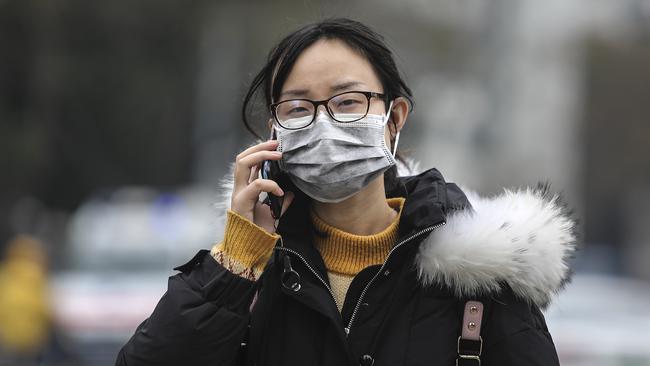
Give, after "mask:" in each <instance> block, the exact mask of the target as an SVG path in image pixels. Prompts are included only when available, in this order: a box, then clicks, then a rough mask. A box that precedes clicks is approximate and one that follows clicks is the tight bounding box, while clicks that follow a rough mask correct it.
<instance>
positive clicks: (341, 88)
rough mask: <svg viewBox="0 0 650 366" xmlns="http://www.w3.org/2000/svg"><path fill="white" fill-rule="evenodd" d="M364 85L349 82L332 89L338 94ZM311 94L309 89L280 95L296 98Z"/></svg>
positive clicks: (290, 91)
mask: <svg viewBox="0 0 650 366" xmlns="http://www.w3.org/2000/svg"><path fill="white" fill-rule="evenodd" d="M362 84H363V83H362V82H360V81H347V82H344V83H341V84H336V85H334V86H332V87H331V88H330V91H331V92H338V91H344V90H347V89H350V88H352V87H353V86H359V85H362ZM308 93H309V90H308V89H291V90H287V91H284V92H282V93H281V94H280V96H281V97H282V96H294V97H304V96H305V95H307V94H308Z"/></svg>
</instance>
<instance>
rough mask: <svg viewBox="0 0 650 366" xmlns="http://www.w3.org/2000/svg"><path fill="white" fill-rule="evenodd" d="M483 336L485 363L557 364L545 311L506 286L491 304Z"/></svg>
mask: <svg viewBox="0 0 650 366" xmlns="http://www.w3.org/2000/svg"><path fill="white" fill-rule="evenodd" d="M491 307H492V309H491V310H490V315H489V323H488V326H489V328H490V329H487V330H488V333H487V334H486V335H485V339H484V343H485V344H484V350H485V352H484V356H483V357H481V361H482V364H483V365H484V366H559V365H560V361H559V360H558V355H557V351H556V349H555V345H554V344H553V338H552V337H551V334H550V332H549V331H548V327H547V326H546V321H545V319H544V315H543V314H542V312H541V311H540V310H539V307H538V306H537V305H535V304H531V303H527V302H526V301H524V300H522V299H518V298H516V297H515V296H514V294H513V293H512V291H511V290H509V289H508V290H506V291H504V293H502V295H501V296H499V297H498V299H496V300H495V301H494V302H492V304H491Z"/></svg>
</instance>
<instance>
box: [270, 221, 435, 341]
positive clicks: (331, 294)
mask: <svg viewBox="0 0 650 366" xmlns="http://www.w3.org/2000/svg"><path fill="white" fill-rule="evenodd" d="M445 224H446V222H445V221H443V222H441V223H439V224H436V225H433V226H429V227H427V228H424V229H422V230H420V231H418V232H417V233H415V234H413V235H411V236H409V237H408V238H406V239H404V240H402V241H400V242H399V243H397V244H396V245H395V246H394V247H393V249H391V250H390V252H388V255H387V256H386V259H385V260H384V263H383V264H382V265H381V267H380V268H379V271H377V273H375V275H374V276H373V277H372V278H371V279H370V281H368V284H366V287H364V288H363V291H361V295H360V296H359V300H357V303H356V305H355V307H354V310H353V311H352V316H351V317H350V321H349V322H348V326H347V327H345V328H344V330H345V335H346V337H347V336H348V335H349V334H350V329H351V328H352V324H353V323H354V318H355V317H356V316H357V313H358V312H359V307H360V306H361V303H362V301H363V298H364V296H365V295H366V292H368V289H369V288H370V286H371V285H372V283H373V282H375V280H376V279H377V277H379V275H380V274H381V273H382V271H383V270H384V267H385V266H386V263H388V259H389V258H390V256H391V255H392V254H393V252H395V250H396V249H397V248H399V247H401V246H402V245H404V244H406V243H408V242H409V241H411V240H413V239H415V238H417V237H418V236H420V235H422V234H425V233H430V232H432V231H434V230H436V229H438V228H439V227H441V226H444V225H445ZM273 249H274V250H283V251H285V252H289V253H291V254H293V255H295V256H296V257H298V258H300V260H301V261H302V262H303V263H304V264H305V266H307V268H308V269H309V270H310V271H311V273H313V274H314V276H316V278H318V280H319V281H320V282H321V283H322V284H323V286H325V288H326V289H327V291H328V292H329V294H330V296H331V297H332V300H334V302H335V303H336V298H335V297H334V292H332V288H331V287H330V286H329V285H328V284H327V282H325V280H324V279H323V278H322V277H321V276H320V275H319V274H318V272H316V270H314V268H313V267H312V266H311V265H310V264H309V262H307V260H306V259H305V257H303V256H302V255H301V254H300V253H298V252H297V251H295V250H293V249H290V248H287V247H284V246H281V247H274V248H273Z"/></svg>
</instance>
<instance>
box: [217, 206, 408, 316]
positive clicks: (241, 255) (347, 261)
mask: <svg viewBox="0 0 650 366" xmlns="http://www.w3.org/2000/svg"><path fill="white" fill-rule="evenodd" d="M386 201H387V203H388V205H389V206H390V207H392V208H393V209H395V210H397V211H398V215H397V218H396V219H395V221H394V222H392V223H391V224H390V225H389V226H388V227H386V228H385V229H384V230H382V231H381V232H379V233H377V234H373V235H354V234H350V233H347V232H345V231H342V230H339V229H337V228H335V227H333V226H331V225H328V224H327V223H326V222H325V221H323V220H322V219H321V218H320V217H318V216H317V215H316V214H315V213H314V212H313V211H312V212H311V220H312V223H313V225H314V227H315V228H316V230H318V231H320V232H322V233H325V234H326V235H323V236H320V235H315V236H314V238H313V240H314V245H315V246H316V248H317V249H318V251H319V252H320V253H321V256H322V257H323V261H324V262H325V266H326V268H327V275H328V277H329V281H330V286H331V288H332V292H333V293H334V300H335V301H336V306H337V307H338V308H339V311H341V309H342V307H343V301H344V300H345V294H346V293H347V291H348V288H349V287H350V283H351V282H352V279H353V278H354V276H356V274H357V273H359V272H360V271H361V270H363V269H364V268H366V267H368V266H371V265H374V264H381V263H383V262H384V259H385V258H386V256H387V255H388V252H389V251H390V249H391V248H392V246H393V245H394V243H395V241H396V240H397V230H398V227H399V220H400V217H401V213H402V206H403V205H404V198H401V197H400V198H389V199H387V200H386ZM279 238H280V236H279V235H277V234H271V233H269V232H268V231H266V230H264V229H263V228H261V227H259V226H257V225H255V224H254V223H253V222H251V221H250V220H248V219H246V218H244V217H243V216H240V215H238V214H237V213H235V212H233V211H230V210H228V213H227V221H226V231H225V235H224V240H223V241H222V242H221V243H219V244H216V245H215V246H214V247H212V251H211V254H212V256H213V257H214V258H215V259H216V260H217V262H219V263H221V264H222V265H223V266H225V267H226V268H227V269H228V270H230V271H231V272H233V273H235V274H237V275H239V276H242V277H245V278H248V279H250V280H253V281H254V280H256V279H257V278H259V276H260V274H261V273H262V271H263V270H264V266H265V264H266V262H267V261H268V260H269V258H270V257H271V255H272V253H273V247H274V246H275V243H276V241H277V240H278V239H279Z"/></svg>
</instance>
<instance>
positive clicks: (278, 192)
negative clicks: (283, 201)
mask: <svg viewBox="0 0 650 366" xmlns="http://www.w3.org/2000/svg"><path fill="white" fill-rule="evenodd" d="M275 195H276V196H284V191H282V188H278V189H276V190H275Z"/></svg>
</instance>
